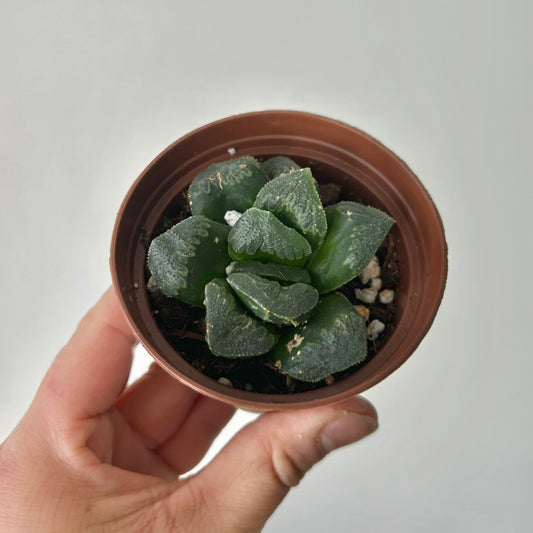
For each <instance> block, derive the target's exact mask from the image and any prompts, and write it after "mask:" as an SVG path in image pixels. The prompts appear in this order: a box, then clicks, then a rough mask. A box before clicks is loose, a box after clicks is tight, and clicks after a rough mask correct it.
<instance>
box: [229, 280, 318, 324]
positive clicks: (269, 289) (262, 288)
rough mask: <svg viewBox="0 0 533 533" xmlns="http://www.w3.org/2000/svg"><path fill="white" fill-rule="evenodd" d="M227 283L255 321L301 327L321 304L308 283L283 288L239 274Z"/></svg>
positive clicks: (276, 283) (315, 291) (277, 284)
mask: <svg viewBox="0 0 533 533" xmlns="http://www.w3.org/2000/svg"><path fill="white" fill-rule="evenodd" d="M228 283H229V284H230V286H231V288H232V289H233V290H234V292H235V294H236V295H237V296H238V297H239V300H240V301H241V302H242V303H243V304H244V306H245V307H246V308H247V309H249V310H250V311H251V312H252V313H253V314H254V315H255V316H256V317H258V318H260V319H261V320H264V321H265V322H272V323H273V324H292V325H294V326H296V325H298V324H299V323H300V322H302V321H303V320H304V319H305V318H307V316H308V315H309V313H310V311H311V310H312V309H313V308H314V307H315V306H316V304H317V303H318V291H317V290H316V289H315V288H314V287H311V285H308V284H307V283H294V284H293V285H288V286H284V285H281V284H280V283H279V282H277V281H273V280H269V279H264V278H262V277H260V276H257V275H256V274H245V273H237V274H230V275H229V276H228Z"/></svg>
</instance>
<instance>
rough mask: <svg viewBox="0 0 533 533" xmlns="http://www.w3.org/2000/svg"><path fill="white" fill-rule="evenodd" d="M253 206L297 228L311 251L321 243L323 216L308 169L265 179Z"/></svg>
mask: <svg viewBox="0 0 533 533" xmlns="http://www.w3.org/2000/svg"><path fill="white" fill-rule="evenodd" d="M254 207H258V208H259V209H264V210H266V211H270V212H271V213H274V215H276V216H277V217H278V218H279V219H280V220H281V221H282V222H283V223H284V224H286V225H287V226H289V227H291V228H294V229H295V230H298V231H299V232H300V233H301V234H302V235H303V236H304V237H305V238H306V239H307V240H308V241H309V243H310V244H311V247H312V249H313V250H316V249H317V248H318V247H319V246H320V245H321V244H322V241H323V240H324V237H325V235H326V231H327V228H328V226H327V222H326V215H325V214H324V208H323V207H322V203H321V202H320V198H319V196H318V192H317V188H316V182H315V180H314V178H313V176H312V174H311V171H310V170H309V169H308V168H304V169H301V170H295V171H294V172H291V173H290V174H283V175H281V176H279V177H277V178H275V179H273V180H272V181H269V182H268V183H267V184H266V185H265V186H264V187H263V188H262V189H261V190H260V191H259V193H258V195H257V198H256V200H255V203H254Z"/></svg>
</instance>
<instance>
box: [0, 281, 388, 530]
mask: <svg viewBox="0 0 533 533" xmlns="http://www.w3.org/2000/svg"><path fill="white" fill-rule="evenodd" d="M134 343H135V337H134V336H133V333H132V331H131V330H130V328H129V326H128V324H127V322H126V320H125V318H124V316H123V315H122V312H121V309H120V306H119V303H118V299H117V297H116V295H115V293H114V292H113V290H112V289H110V290H109V291H108V292H107V293H106V294H105V295H104V296H103V298H102V299H101V300H100V302H99V303H98V304H97V305H96V306H95V307H94V308H93V309H92V310H91V311H90V312H89V313H88V314H87V316H86V317H85V318H84V319H83V320H82V322H81V323H80V325H79V327H78V329H77V331H76V333H75V334H74V336H73V337H72V339H71V340H70V342H69V343H68V344H67V345H66V346H65V347H64V348H63V349H62V350H61V352H60V353H59V355H58V356H57V358H56V359H55V361H54V363H53V364H52V367H51V368H50V370H49V371H48V373H47V375H46V376H45V378H44V380H43V382H42V384H41V386H40V388H39V390H38V392H37V395H36V397H35V399H34V401H33V403H32V405H31V406H30V408H29V410H28V412H27V413H26V415H25V416H24V418H23V419H22V420H21V422H20V423H19V425H18V426H17V427H16V428H15V430H14V431H13V433H12V434H11V435H10V436H9V437H8V438H7V440H6V441H5V442H4V443H3V444H2V446H1V447H0V510H1V512H0V531H2V532H3V533H7V532H9V531H23V532H31V531H39V532H46V531H54V532H58V531H61V532H62V531H65V532H78V531H102V532H107V531H128V532H133V531H142V532H148V531H157V532H165V531H184V532H189V531H190V532H194V533H203V532H218V531H220V532H225V531H228V532H232V533H235V532H240V531H242V532H246V533H250V532H253V531H260V530H261V528H262V526H263V525H264V523H265V521H266V520H267V519H268V517H269V516H270V515H271V514H272V512H273V511H274V510H275V509H276V507H277V506H278V505H279V503H280V502H281V500H282V499H283V498H284V496H285V495H286V494H287V492H288V491H289V489H290V488H291V487H292V486H294V485H296V484H297V483H298V482H299V481H300V479H301V478H302V477H303V475H304V474H305V472H306V471H307V470H309V469H310V468H311V466H312V465H313V464H314V463H316V462H317V461H319V460H320V459H322V458H323V457H324V456H325V455H326V454H327V453H328V452H329V451H331V450H332V449H334V448H337V447H339V446H343V445H345V444H348V443H351V442H354V441H356V440H358V439H360V438H362V437H364V436H366V435H368V434H369V433H371V432H372V431H373V430H375V429H376V427H377V422H376V412H375V410H374V408H373V407H372V406H371V405H370V404H369V403H368V402H367V401H366V400H363V399H362V398H354V399H352V400H348V401H345V402H342V403H340V404H338V405H335V406H333V407H331V406H328V407H315V408H312V409H307V410H299V411H291V412H273V413H267V414H264V415H262V416H260V417H259V418H258V419H257V420H255V421H254V422H253V423H251V424H249V425H248V426H246V427H245V428H243V429H242V430H241V431H240V432H239V433H238V434H237V435H236V436H235V437H234V438H233V439H232V440H231V441H230V442H229V444H228V445H227V446H226V447H225V448H224V449H223V450H222V451H221V452H220V453H219V455H218V456H217V457H216V458H215V459H214V460H213V461H212V462H211V463H210V464H209V465H208V466H207V467H206V468H204V469H203V470H202V471H200V472H199V473H198V474H196V475H194V476H192V477H189V478H186V479H183V480H180V479H179V478H178V476H179V475H180V474H182V473H184V472H187V471H189V470H190V469H191V468H193V467H194V466H195V465H196V464H197V463H198V462H199V461H200V459H201V458H202V457H203V455H204V454H205V453H206V451H207V449H208V448H209V446H210V444H211V443H212V441H213V439H214V438H215V437H216V435H217V434H218V433H219V432H220V430H221V429H222V428H223V427H224V425H225V424H226V423H227V422H228V420H229V419H230V418H231V416H232V414H233V408H232V407H230V406H228V405H225V404H222V403H219V402H217V401H215V400H212V399H210V398H207V397H203V396H201V395H199V394H197V393H195V392H193V391H191V390H190V389H188V388H186V387H184V386H183V385H181V384H180V383H178V382H177V381H176V380H174V379H173V378H171V377H170V376H169V375H167V374H166V373H165V372H164V371H163V370H161V369H160V368H159V367H158V366H157V365H152V367H151V368H150V370H149V371H148V372H147V373H146V374H145V375H144V376H143V377H141V378H140V379H139V380H138V381H137V382H135V383H134V384H132V385H131V386H129V387H127V388H126V389H125V390H124V387H125V384H126V381H127V379H128V374H129V371H130V365H131V357H132V354H131V349H132V346H133V345H134Z"/></svg>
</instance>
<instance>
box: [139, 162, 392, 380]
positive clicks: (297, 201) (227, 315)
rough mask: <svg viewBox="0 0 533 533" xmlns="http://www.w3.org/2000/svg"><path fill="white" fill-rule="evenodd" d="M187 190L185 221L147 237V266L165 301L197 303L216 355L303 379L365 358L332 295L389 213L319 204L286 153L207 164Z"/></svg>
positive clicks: (344, 303)
mask: <svg viewBox="0 0 533 533" xmlns="http://www.w3.org/2000/svg"><path fill="white" fill-rule="evenodd" d="M188 195H189V202H190V206H191V213H192V216H190V217H189V218H187V219H185V220H183V221H181V222H179V223H178V224H176V225H175V226H173V227H172V228H170V229H169V230H167V231H166V232H164V233H162V234H161V235H159V236H157V237H156V238H155V239H153V240H152V242H151V244H150V247H149V250H148V258H147V261H148V268H149V270H150V272H151V274H152V278H153V281H154V283H155V284H156V285H157V286H158V287H159V288H160V290H161V291H162V292H163V293H164V294H165V295H166V296H168V297H172V298H178V299H179V300H181V301H182V302H184V303H186V304H189V305H191V306H195V307H204V306H205V312H206V315H205V317H206V318H205V321H206V335H205V339H206V341H207V343H208V346H209V349H210V351H211V352H212V353H213V355H214V356H216V357H227V358H245V357H263V358H264V359H265V361H267V362H269V364H271V365H272V366H273V367H275V368H277V369H278V370H279V371H280V372H282V373H284V374H287V375H289V376H291V377H292V378H295V379H299V380H302V381H308V382H316V381H320V380H322V379H324V378H326V377H327V376H329V375H331V374H333V373H335V372H340V371H342V370H345V369H347V368H349V367H351V366H353V365H356V364H358V363H361V362H363V361H364V360H365V358H366V357H367V338H366V328H365V324H364V321H363V319H362V318H361V316H360V315H359V313H358V312H357V311H356V310H355V308H354V306H353V305H352V304H351V303H350V301H349V300H348V299H347V298H346V297H345V296H343V295H342V294H340V293H335V292H334V291H335V290H336V289H338V288H339V287H341V286H342V285H344V284H345V283H348V282H349V281H351V280H352V279H353V278H355V277H356V276H358V275H359V274H360V273H361V272H362V271H363V270H364V268H365V267H366V266H367V265H368V263H369V262H370V260H371V259H372V257H373V256H374V254H375V252H376V250H377V249H378V247H379V245H380V244H381V242H382V241H383V239H384V238H385V236H386V235H387V233H388V231H389V229H390V228H391V226H392V224H393V222H394V221H393V220H392V218H391V217H389V216H388V215H387V214H385V213H383V212H382V211H380V210H378V209H375V208H373V207H370V206H365V205H362V204H358V203H355V202H351V201H342V202H339V203H337V204H335V205H331V206H328V207H326V208H324V207H323V206H322V203H321V201H320V198H319V195H318V191H317V184H316V181H315V180H314V178H313V176H312V173H311V170H310V169H309V168H300V167H299V166H298V165H297V164H296V163H295V162H294V161H292V160H291V159H289V158H287V157H284V156H276V157H272V158H270V159H267V160H266V161H263V162H262V163H260V162H259V161H257V160H256V159H254V158H253V157H250V156H244V157H238V158H234V159H231V160H229V161H225V162H222V163H216V164H213V165H211V166H209V167H208V168H206V169H205V170H204V171H202V172H201V173H200V174H199V175H198V176H197V177H196V178H195V179H194V181H193V182H192V183H191V185H190V187H189V191H188ZM225 221H228V222H229V223H225ZM230 223H231V226H230V225H229V224H230Z"/></svg>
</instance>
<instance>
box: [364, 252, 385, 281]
mask: <svg viewBox="0 0 533 533" xmlns="http://www.w3.org/2000/svg"><path fill="white" fill-rule="evenodd" d="M379 276H381V268H380V266H379V260H378V258H377V257H376V256H374V257H373V258H372V259H371V260H370V263H368V265H367V266H366V267H365V269H364V270H363V272H361V274H359V279H360V280H361V281H362V282H363V284H364V285H366V284H367V283H368V282H369V281H370V280H371V279H374V278H379Z"/></svg>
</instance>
